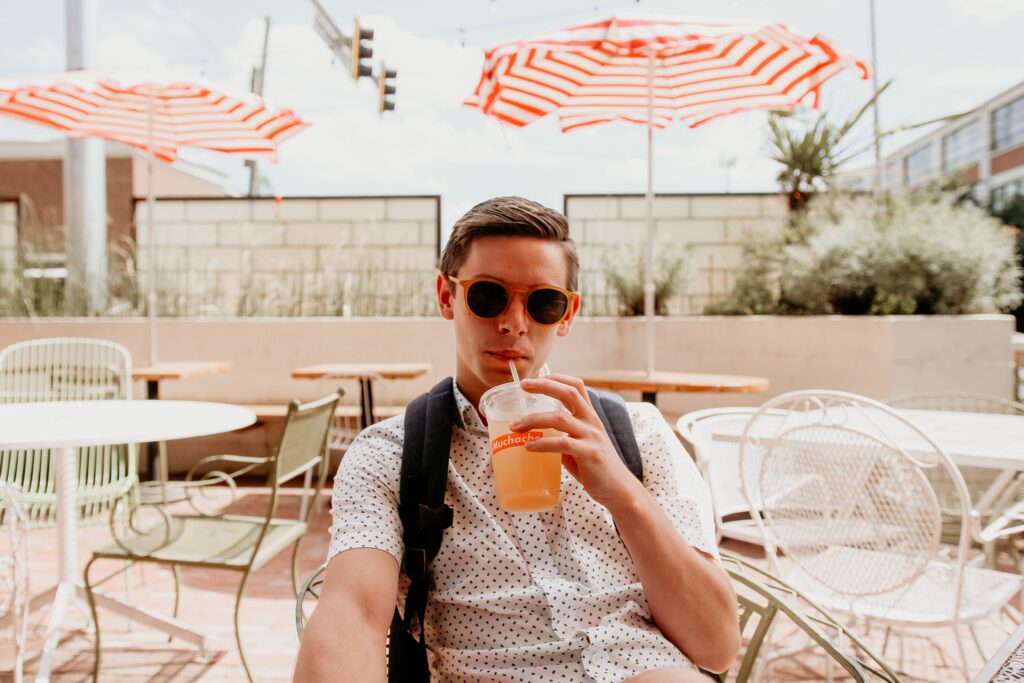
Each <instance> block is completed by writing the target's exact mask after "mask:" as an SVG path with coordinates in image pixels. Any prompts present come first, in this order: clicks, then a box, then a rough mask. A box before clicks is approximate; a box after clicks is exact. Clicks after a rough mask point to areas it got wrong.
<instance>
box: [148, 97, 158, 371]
mask: <svg viewBox="0 0 1024 683" xmlns="http://www.w3.org/2000/svg"><path fill="white" fill-rule="evenodd" d="M154 107H155V104H154V102H153V93H152V92H150V94H149V117H148V121H147V141H146V143H147V144H146V227H147V229H148V240H149V244H147V245H146V249H147V252H148V254H149V259H148V261H149V277H148V278H147V279H148V280H149V291H148V293H147V295H146V302H147V308H148V309H149V364H150V365H155V364H156V358H157V353H156V226H155V225H154V224H153V204H154V203H155V197H154V192H153V138H154V136H155V131H154V121H153V119H154V118H155V116H156V114H155V112H154V111H153V110H154Z"/></svg>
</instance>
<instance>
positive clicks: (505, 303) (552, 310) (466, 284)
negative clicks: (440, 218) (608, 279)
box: [448, 275, 579, 325]
mask: <svg viewBox="0 0 1024 683" xmlns="http://www.w3.org/2000/svg"><path fill="white" fill-rule="evenodd" d="M448 279H449V280H451V281H452V282H454V283H455V284H457V285H462V287H463V289H464V290H465V292H466V308H468V309H469V312H470V313H472V314H473V315H475V316H476V317H477V318H484V319H491V318H497V317H498V316H499V315H501V314H502V313H504V312H505V311H507V310H508V307H509V304H510V303H511V302H512V292H524V293H525V294H526V312H527V313H529V314H530V317H531V318H532V319H533V321H534V322H535V323H537V324H538V325H557V324H558V323H560V322H562V321H563V320H565V318H566V317H567V316H568V315H569V312H570V310H572V303H573V302H574V301H575V300H576V298H577V297H578V296H579V294H577V293H576V292H570V291H569V290H567V289H562V288H561V287H554V286H552V285H541V286H539V287H511V286H509V285H506V284H505V283H503V282H499V281H498V280H493V279H491V278H489V277H474V278H470V279H468V280H460V279H458V278H456V277H452V276H451V275H449V276H448Z"/></svg>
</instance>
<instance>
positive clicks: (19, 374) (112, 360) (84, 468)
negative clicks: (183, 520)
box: [0, 337, 136, 526]
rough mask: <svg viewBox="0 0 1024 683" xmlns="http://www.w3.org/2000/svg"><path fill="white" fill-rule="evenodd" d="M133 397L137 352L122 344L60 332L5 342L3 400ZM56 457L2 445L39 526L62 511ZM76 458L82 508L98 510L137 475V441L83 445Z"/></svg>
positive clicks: (4, 471) (3, 458) (9, 474)
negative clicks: (133, 355) (57, 503)
mask: <svg viewBox="0 0 1024 683" xmlns="http://www.w3.org/2000/svg"><path fill="white" fill-rule="evenodd" d="M131 398H132V374H131V356H130V354H129V353H128V350H127V349H126V348H125V347H123V346H121V345H120V344H117V343H114V342H110V341H106V340H103V339H89V338H75V337H52V338H46V339H33V340H29V341H23V342H18V343H16V344H12V345H10V346H8V347H6V348H4V349H3V350H0V403H23V402H31V401H97V400H115V399H120V400H128V399H131ZM51 461H52V454H51V451H50V450H49V449H27V450H17V451H3V452H0V481H8V482H13V483H16V484H18V485H19V486H20V487H21V491H22V495H23V498H24V501H25V508H26V510H27V511H28V515H29V518H30V520H31V523H32V525H33V526H43V525H49V524H52V523H53V522H54V519H55V513H54V502H55V500H56V494H55V489H54V480H53V472H52V469H51V466H50V463H51ZM75 465H76V469H77V472H78V491H77V495H76V503H77V505H78V507H79V516H80V517H82V518H89V517H95V516H96V515H98V514H99V513H101V512H104V511H106V510H107V509H109V508H110V506H111V505H113V504H114V502H116V501H117V500H118V499H120V497H121V496H122V495H124V493H125V492H126V491H128V489H129V488H130V487H131V486H132V484H133V483H134V482H135V480H136V457H135V445H134V444H127V445H122V446H92V447H88V448H81V449H78V456H77V458H76V462H75Z"/></svg>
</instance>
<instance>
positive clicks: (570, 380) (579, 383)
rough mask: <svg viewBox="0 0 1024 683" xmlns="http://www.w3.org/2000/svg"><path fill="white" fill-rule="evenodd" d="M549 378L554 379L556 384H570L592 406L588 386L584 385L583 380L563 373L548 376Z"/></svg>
mask: <svg viewBox="0 0 1024 683" xmlns="http://www.w3.org/2000/svg"><path fill="white" fill-rule="evenodd" d="M547 378H548V379H553V380H555V381H556V382H562V383H563V384H568V385H569V386H571V387H572V388H573V389H575V390H576V391H577V392H579V395H580V396H582V397H583V400H585V401H586V402H587V404H588V405H589V404H590V394H589V393H588V392H587V385H586V384H584V383H583V380H582V379H580V378H579V377H576V376H574V375H563V374H561V373H554V374H550V375H547Z"/></svg>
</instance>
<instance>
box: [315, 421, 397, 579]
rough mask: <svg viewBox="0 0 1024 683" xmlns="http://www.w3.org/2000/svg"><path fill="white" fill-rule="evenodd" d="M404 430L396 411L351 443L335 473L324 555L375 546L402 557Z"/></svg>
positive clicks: (330, 556) (331, 556)
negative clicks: (328, 538)
mask: <svg viewBox="0 0 1024 683" xmlns="http://www.w3.org/2000/svg"><path fill="white" fill-rule="evenodd" d="M403 431H404V430H403V418H402V416H398V417H394V418H391V419H389V420H385V421H383V422H380V423H378V424H376V425H373V426H372V427H369V428H367V429H365V430H363V432H362V433H361V434H360V435H359V436H358V437H356V439H355V440H354V441H352V443H351V444H350V445H349V447H348V451H347V452H346V453H345V457H344V458H342V461H341V465H340V466H339V467H338V472H337V474H336V475H335V477H334V491H333V494H332V497H331V514H332V517H333V524H332V525H331V545H330V548H329V549H328V553H327V559H328V560H330V559H331V558H333V557H334V556H335V555H337V554H338V553H340V552H343V551H345V550H351V549H354V548H376V549H378V550H383V551H385V552H388V553H390V554H391V555H392V556H394V558H395V559H396V560H397V561H398V562H399V563H401V561H402V521H401V518H400V516H399V514H398V486H399V477H400V474H401V466H402V438H403V435H404V434H403Z"/></svg>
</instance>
